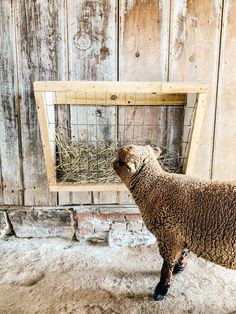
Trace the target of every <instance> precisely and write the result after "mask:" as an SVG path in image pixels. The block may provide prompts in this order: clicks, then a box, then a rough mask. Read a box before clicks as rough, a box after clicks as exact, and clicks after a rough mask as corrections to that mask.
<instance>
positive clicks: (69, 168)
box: [55, 127, 121, 183]
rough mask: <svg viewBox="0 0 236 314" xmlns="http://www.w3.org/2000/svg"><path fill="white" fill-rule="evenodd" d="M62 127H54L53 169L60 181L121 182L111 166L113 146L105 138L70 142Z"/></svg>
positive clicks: (114, 156)
mask: <svg viewBox="0 0 236 314" xmlns="http://www.w3.org/2000/svg"><path fill="white" fill-rule="evenodd" d="M63 131H64V130H63V129H62V128H60V127H57V128H56V130H55V139H56V150H57V158H56V171H57V179H58V181H60V182H79V183H118V182H121V180H120V178H119V177H118V176H117V174H116V173H115V171H114V170H113V168H112V161H113V160H114V159H115V158H116V155H117V153H116V152H117V148H118V147H117V146H115V145H114V144H110V143H108V142H106V141H96V142H95V143H93V142H90V141H86V140H83V141H79V142H73V141H71V139H70V138H69V137H68V136H66V135H65V134H63V133H65V132H63Z"/></svg>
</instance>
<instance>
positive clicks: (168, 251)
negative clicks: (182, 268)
mask: <svg viewBox="0 0 236 314" xmlns="http://www.w3.org/2000/svg"><path fill="white" fill-rule="evenodd" d="M159 249H160V254H161V256H162V257H163V259H164V261H163V264H162V268H161V278H160V281H159V283H158V284H157V286H156V289H155V292H154V296H153V297H154V299H155V300H156V301H161V300H163V299H164V296H165V295H166V294H167V292H168V290H169V288H170V285H171V280H172V272H173V269H174V266H175V264H176V263H177V261H178V259H179V258H180V256H181V251H182V248H180V246H179V245H177V244H176V243H174V241H173V242H172V241H168V243H159Z"/></svg>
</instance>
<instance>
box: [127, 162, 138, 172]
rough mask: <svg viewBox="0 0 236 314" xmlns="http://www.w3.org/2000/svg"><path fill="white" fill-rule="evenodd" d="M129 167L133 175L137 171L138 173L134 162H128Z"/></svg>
mask: <svg viewBox="0 0 236 314" xmlns="http://www.w3.org/2000/svg"><path fill="white" fill-rule="evenodd" d="M127 167H128V168H129V169H130V171H131V172H132V173H135V171H136V167H135V164H134V163H133V162H131V161H130V162H128V163H127Z"/></svg>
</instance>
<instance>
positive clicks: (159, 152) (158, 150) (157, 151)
mask: <svg viewBox="0 0 236 314" xmlns="http://www.w3.org/2000/svg"><path fill="white" fill-rule="evenodd" d="M153 151H154V154H155V155H156V157H157V158H158V157H159V156H160V155H161V149H160V147H154V148H153Z"/></svg>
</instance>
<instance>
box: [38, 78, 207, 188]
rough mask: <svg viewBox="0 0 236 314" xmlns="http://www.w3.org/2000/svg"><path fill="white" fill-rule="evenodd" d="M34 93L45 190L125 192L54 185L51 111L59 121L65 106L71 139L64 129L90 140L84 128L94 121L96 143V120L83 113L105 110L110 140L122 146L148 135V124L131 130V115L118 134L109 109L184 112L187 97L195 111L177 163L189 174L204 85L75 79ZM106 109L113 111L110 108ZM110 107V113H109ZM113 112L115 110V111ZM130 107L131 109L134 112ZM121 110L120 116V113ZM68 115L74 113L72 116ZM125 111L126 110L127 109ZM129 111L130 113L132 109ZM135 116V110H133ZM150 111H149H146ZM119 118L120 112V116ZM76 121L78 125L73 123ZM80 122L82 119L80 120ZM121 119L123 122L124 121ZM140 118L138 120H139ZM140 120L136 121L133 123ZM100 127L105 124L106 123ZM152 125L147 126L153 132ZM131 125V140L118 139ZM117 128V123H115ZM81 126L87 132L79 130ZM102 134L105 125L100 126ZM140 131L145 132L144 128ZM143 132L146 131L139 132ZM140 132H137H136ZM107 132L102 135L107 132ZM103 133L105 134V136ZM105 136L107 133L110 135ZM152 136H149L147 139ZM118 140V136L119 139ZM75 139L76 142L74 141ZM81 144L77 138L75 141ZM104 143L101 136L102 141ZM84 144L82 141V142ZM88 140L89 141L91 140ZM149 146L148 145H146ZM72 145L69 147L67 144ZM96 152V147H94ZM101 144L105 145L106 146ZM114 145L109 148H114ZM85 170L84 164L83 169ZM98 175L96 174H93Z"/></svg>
mask: <svg viewBox="0 0 236 314" xmlns="http://www.w3.org/2000/svg"><path fill="white" fill-rule="evenodd" d="M34 93H35V99H36V105H37V111H38V118H39V124H40V130H41V138H42V144H43V151H44V157H45V164H46V170H47V177H48V184H49V189H50V191H51V192H56V191H122V190H126V187H125V185H124V184H123V183H113V182H108V183H99V182H92V183H89V182H84V183H81V182H60V181H59V180H58V175H57V157H56V151H57V150H58V148H57V147H56V143H55V137H56V135H55V130H56V127H57V125H58V121H56V120H58V119H57V118H56V115H55V112H56V111H57V110H59V109H58V108H64V109H62V112H63V115H64V118H65V116H66V115H67V113H68V110H67V109H68V108H72V109H70V111H71V113H70V118H68V119H69V120H70V123H71V125H74V126H75V125H76V128H77V129H76V132H74V133H73V134H74V135H73V136H72V135H71V130H70V131H69V133H70V136H71V137H76V138H77V137H78V136H81V135H78V134H80V133H81V132H80V131H81V130H79V128H80V129H81V128H82V129H83V131H86V132H87V135H86V136H87V137H88V134H90V135H89V136H90V140H91V137H93V135H91V132H90V131H89V129H88V126H90V125H92V123H90V120H93V119H96V122H95V123H94V124H93V129H94V128H96V137H95V140H94V138H93V141H94V142H98V138H99V136H100V135H99V132H98V127H100V126H99V125H98V123H97V118H91V116H89V115H88V114H87V111H89V110H91V108H95V107H96V108H100V107H101V108H104V107H105V108H106V110H108V111H109V114H110V116H109V117H110V118H109V119H111V120H114V121H113V124H114V127H113V129H112V130H115V131H114V132H115V133H114V132H113V131H112V132H113V133H114V134H113V133H112V132H111V131H109V132H110V133H112V134H113V135H112V136H113V137H114V138H115V140H114V143H115V144H114V145H117V142H119V143H121V145H122V144H127V143H129V144H132V143H134V144H135V143H136V141H134V140H132V139H134V138H135V136H136V137H139V138H140V139H141V137H142V136H143V135H145V134H146V136H148V135H147V134H148V132H149V131H148V130H149V129H150V125H149V129H148V128H147V126H148V125H145V124H144V122H142V123H143V125H141V124H140V122H139V124H137V125H136V127H137V128H136V129H134V127H135V126H134V125H131V124H132V119H133V118H134V114H132V118H131V119H130V121H131V122H128V123H127V124H126V125H125V124H123V129H122V132H123V133H122V132H121V131H120V130H118V124H119V123H120V124H121V125H122V123H121V118H120V116H119V118H117V116H116V115H115V113H114V114H113V112H115V111H114V110H121V111H122V110H124V108H125V110H126V111H127V110H129V109H131V108H136V109H137V110H138V109H139V108H143V110H144V111H143V112H144V116H145V112H146V108H149V109H148V110H151V108H154V107H156V108H157V107H158V106H161V107H162V108H163V107H167V106H175V108H178V107H184V108H186V107H187V105H188V96H189V95H193V94H194V95H195V101H194V102H195V107H194V111H193V115H192V118H191V119H192V124H191V128H190V129H189V134H188V143H187V144H188V145H187V146H186V152H185V154H186V156H185V159H184V162H183V169H184V172H185V174H187V175H192V174H193V166H194V163H195V159H196V151H197V145H198V143H199V141H200V134H201V130H202V123H203V117H204V112H205V107H206V105H207V87H206V86H205V85H204V84H200V83H172V82H171V83H161V82H105V81H104V82H98V81H97V82H89V81H78V82H66V81H61V82H34ZM78 107H79V108H80V109H79V110H80V111H78V112H80V113H81V110H82V109H81V108H83V110H84V112H85V110H86V116H83V117H81V118H80V116H81V114H79V115H78V114H77V113H76V112H77V111H76V112H75V108H78ZM111 108H113V109H112V110H113V111H112V110H111ZM114 108H115V109H114ZM117 108H118V109H117ZM121 108H122V109H121ZM136 109H135V110H136ZM99 110H100V109H96V111H95V112H96V115H97V114H98V115H99V114H101V113H100V111H99ZM126 111H124V113H125V112H126ZM73 112H74V113H75V114H73ZM127 112H128V111H127ZM133 112H134V111H133ZM135 112H136V111H135ZM150 112H151V111H150ZM141 116H142V115H141ZM75 117H76V119H77V120H76V121H77V122H76V123H77V124H76V123H74V124H73V119H75ZM123 118H124V114H123ZM80 119H82V120H81V121H82V122H81V121H80V123H78V121H79V120H80ZM83 119H84V120H86V121H84V120H83ZM124 119H125V118H124ZM143 119H144V118H143ZM139 121H140V120H139ZM64 123H66V124H68V121H67V119H66V118H65V120H64ZM105 123H107V124H108V123H109V122H108V121H107V120H106V122H105ZM154 123H155V121H154V122H153V124H152V125H151V127H152V128H154ZM131 126H132V127H133V138H132V139H129V140H128V141H123V142H122V140H121V134H124V133H125V132H126V130H127V128H130V127H131ZM119 127H120V125H119ZM141 127H143V130H144V131H140V128H141ZM85 128H87V129H86V130H85ZM104 128H106V130H107V125H105V127H104ZM145 128H146V129H145ZM145 130H146V131H145ZM139 131H140V132H141V133H140V134H137V132H139ZM109 132H108V133H109ZM110 133H109V134H110ZM110 135H111V134H110ZM152 136H153V135H152ZM119 137H120V138H119ZM77 140H78V138H77ZM79 140H80V141H81V139H79ZM103 140H104V139H103V138H102V141H103ZM105 141H106V143H109V145H111V143H112V141H110V140H108V141H107V139H105ZM83 142H84V140H83ZM91 142H92V141H91ZM149 142H150V141H149ZM149 142H148V141H147V140H146V141H141V140H140V141H139V142H138V143H141V144H144V143H146V144H148V143H149ZM73 145H74V144H73ZM96 145H97V146H96V147H97V149H98V144H97V143H96ZM106 145H107V144H106ZM114 147H115V146H114ZM99 167H100V166H99V165H98V164H97V173H98V172H99ZM88 168H89V166H88ZM97 176H98V175H97Z"/></svg>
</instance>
